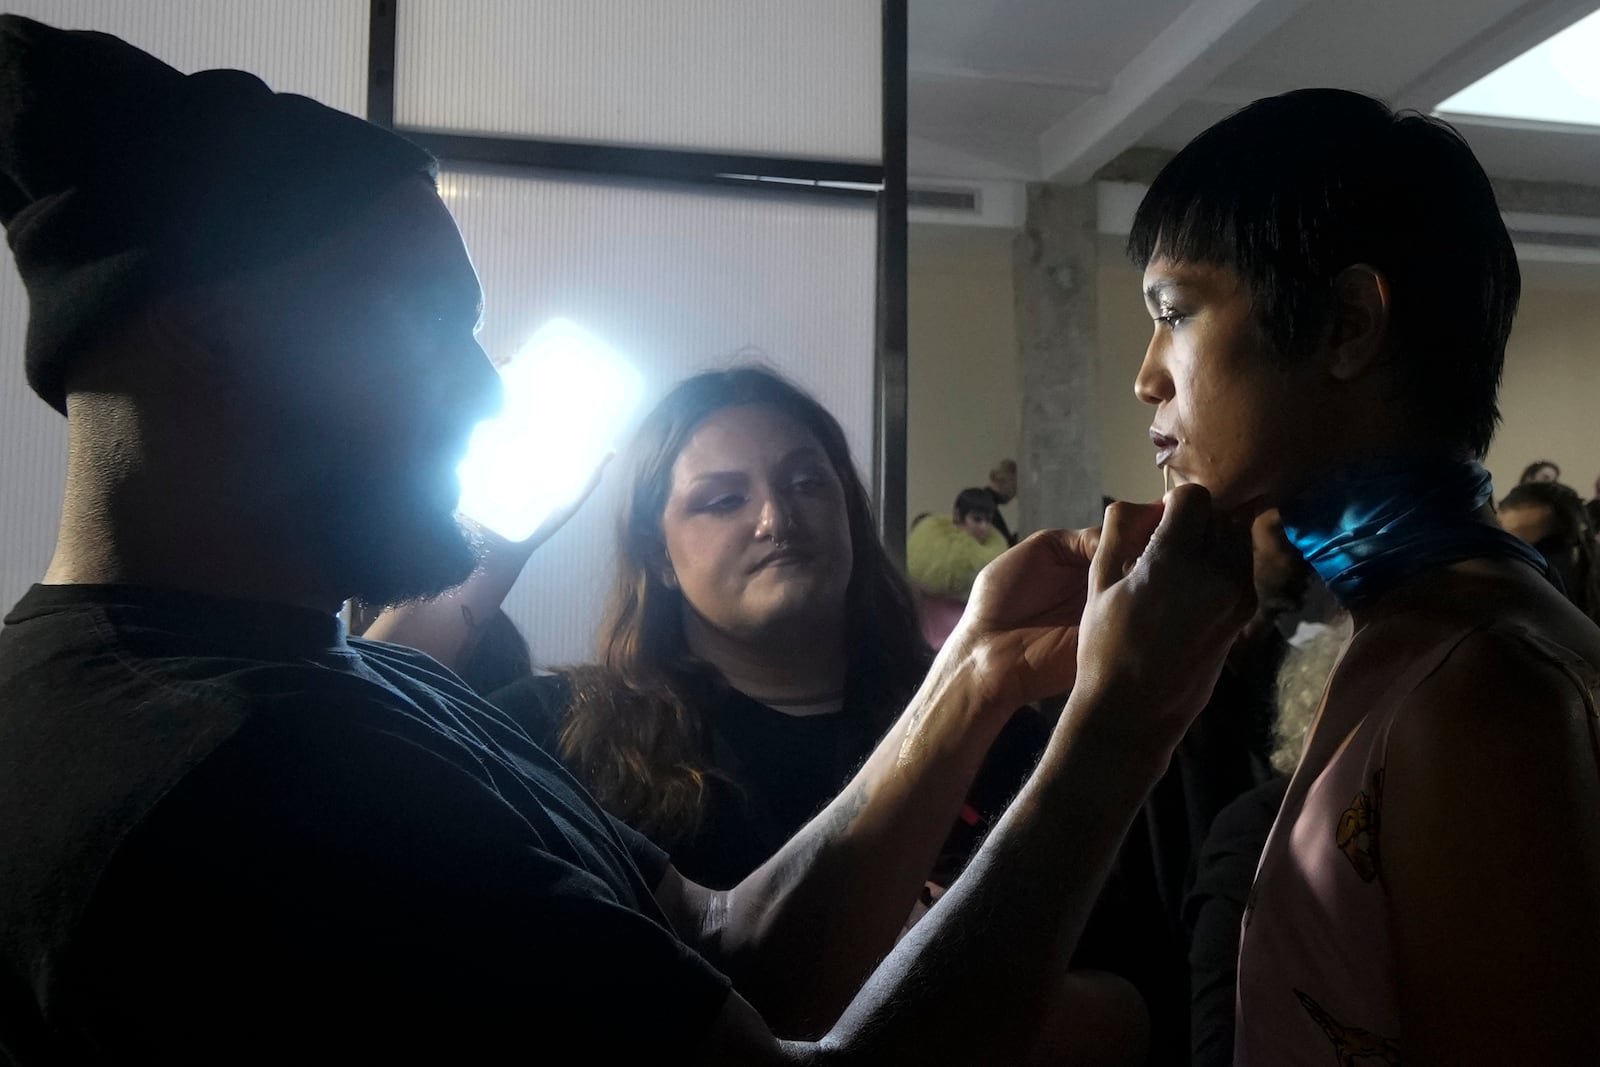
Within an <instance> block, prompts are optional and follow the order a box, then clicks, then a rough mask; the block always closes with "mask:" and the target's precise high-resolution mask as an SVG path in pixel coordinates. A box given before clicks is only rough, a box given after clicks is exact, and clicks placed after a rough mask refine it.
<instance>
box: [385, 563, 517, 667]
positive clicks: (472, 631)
mask: <svg viewBox="0 0 1600 1067" xmlns="http://www.w3.org/2000/svg"><path fill="white" fill-rule="evenodd" d="M522 563H523V561H522V560H521V559H516V560H509V561H508V560H499V559H495V558H492V557H491V558H490V559H487V560H485V561H484V563H483V565H482V566H481V567H480V568H479V569H478V571H477V572H476V573H475V574H473V576H472V577H471V578H468V579H467V580H466V582H465V583H463V584H462V585H459V586H457V587H456V588H454V589H452V590H450V591H449V592H447V593H442V594H440V595H439V596H437V597H434V598H433V599H431V600H419V601H414V602H412V603H409V604H401V605H399V606H397V607H392V608H389V609H388V610H386V611H385V612H384V613H383V614H382V615H379V616H378V617H377V619H375V620H374V621H373V623H372V625H371V626H370V627H369V628H368V629H367V632H366V634H365V636H366V637H369V638H371V639H373V640H375V641H389V642H391V643H393V644H397V645H405V646H407V647H409V648H414V649H417V650H418V651H419V652H426V653H427V654H428V655H430V656H432V657H433V658H434V659H436V660H438V661H439V662H440V663H442V664H444V665H445V666H446V667H449V668H450V669H451V670H456V669H458V668H460V667H461V665H462V664H463V663H465V662H466V661H467V659H468V658H469V657H470V656H471V655H472V651H473V649H475V648H476V647H477V644H478V639H479V637H481V636H482V633H483V628H484V627H485V626H486V625H487V624H488V622H489V620H490V619H491V618H493V617H494V614H495V612H497V611H499V610H500V605H501V603H503V602H504V601H505V598H506V595H507V594H508V593H510V592H511V587H512V586H513V585H515V584H516V583H517V576H518V575H519V574H520V573H521V572H522Z"/></svg>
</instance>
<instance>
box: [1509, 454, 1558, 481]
mask: <svg viewBox="0 0 1600 1067" xmlns="http://www.w3.org/2000/svg"><path fill="white" fill-rule="evenodd" d="M1560 480H1561V468H1560V467H1559V466H1557V465H1556V464H1555V463H1553V462H1552V461H1550V460H1548V459H1536V460H1534V461H1533V462H1532V463H1530V464H1528V465H1527V466H1526V467H1524V468H1522V477H1521V478H1519V479H1517V481H1518V483H1519V484H1522V485H1526V484H1527V483H1529V482H1559V481H1560Z"/></svg>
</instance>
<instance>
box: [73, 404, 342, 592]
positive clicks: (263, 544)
mask: <svg viewBox="0 0 1600 1067" xmlns="http://www.w3.org/2000/svg"><path fill="white" fill-rule="evenodd" d="M131 429H132V430H134V431H135V433H134V434H132V435H129V434H122V435H112V434H106V433H104V432H96V431H94V430H92V429H90V428H89V427H86V426H84V425H83V424H81V423H79V424H69V431H68V432H69V437H70V444H69V451H68V460H67V482H66V492H65V496H64V499H63V503H62V508H61V524H60V527H59V530H58V533H57V538H56V548H55V554H54V555H53V556H52V558H51V561H50V566H49V568H48V569H47V570H46V571H45V575H44V578H43V583H44V584H46V585H137V586H144V587H147V588H157V589H177V590H182V591H186V592H192V593H201V594H204V595H207V596H217V597H227V598H230V599H236V600H250V601H256V602H260V603H270V604H285V605H290V606H295V607H303V608H309V609H311V610H314V611H319V612H328V613H334V612H337V611H338V610H339V608H340V606H341V605H342V603H343V599H344V598H343V597H342V596H341V595H339V593H338V592H337V591H335V590H333V589H331V588H329V587H328V586H326V584H324V583H319V582H317V581H316V580H315V579H314V577H313V576H312V570H311V568H309V567H300V566H297V565H295V564H294V562H293V561H292V560H290V559H289V558H287V557H286V555H285V552H284V544H283V543H282V541H283V539H282V538H276V537H274V536H273V535H272V533H271V531H268V530H264V529H262V528H261V524H260V522H259V521H252V520H250V519H249V518H247V516H249V515H251V514H252V513H254V514H255V515H257V516H258V518H259V516H262V515H264V514H266V513H267V512H266V510H265V509H259V508H254V509H253V508H250V507H248V506H245V504H244V502H243V501H241V500H238V499H236V497H237V493H238V490H237V489H236V490H235V491H234V492H232V493H230V492H228V491H226V490H222V489H217V488H216V487H215V486H213V485H211V484H209V483H208V481H207V480H206V479H205V478H204V477H201V476H191V477H185V478H180V479H178V482H181V484H175V483H174V481H173V480H172V479H162V478H159V477H156V476H154V475H153V474H152V473H151V470H150V466H148V465H146V464H145V463H144V462H143V455H144V449H143V447H142V446H141V444H140V443H139V442H138V441H137V436H136V430H137V427H136V425H134V426H132V427H131ZM192 473H193V472H191V474H192Z"/></svg>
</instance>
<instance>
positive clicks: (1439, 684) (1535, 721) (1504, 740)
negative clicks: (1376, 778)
mask: <svg viewBox="0 0 1600 1067" xmlns="http://www.w3.org/2000/svg"><path fill="white" fill-rule="evenodd" d="M1561 636H1562V637H1568V636H1569V635H1566V634H1561ZM1570 636H1573V637H1578V638H1583V637H1585V636H1586V635H1584V634H1581V633H1579V634H1574V635H1570ZM1580 643H1581V642H1580V641H1563V640H1552V639H1550V638H1546V637H1544V636H1541V632H1540V631H1535V630H1533V629H1531V628H1529V627H1525V626H1518V627H1511V626H1494V627H1489V628H1485V629H1482V630H1478V631H1476V632H1474V633H1472V634H1470V635H1468V636H1467V637H1466V638H1465V639H1463V640H1462V642H1461V643H1460V644H1459V645H1458V646H1457V647H1456V648H1455V650H1454V651H1453V652H1452V653H1451V654H1450V656H1449V657H1448V658H1447V659H1446V660H1445V661H1444V662H1443V663H1442V664H1441V665H1440V667H1439V668H1438V670H1436V671H1435V672H1434V673H1433V674H1432V675H1430V676H1429V677H1428V678H1426V679H1425V680H1423V682H1422V683H1421V684H1419V685H1418V686H1417V688H1416V689H1415V690H1414V691H1413V692H1412V693H1411V694H1410V696H1409V697H1408V698H1407V699H1406V701H1405V704H1404V706H1403V713H1402V714H1401V715H1400V717H1399V718H1398V720H1397V721H1396V723H1395V726H1394V730H1393V733H1392V734H1391V737H1390V748H1389V757H1390V759H1391V760H1400V761H1408V760H1410V759H1412V758H1418V759H1424V760H1426V761H1427V762H1429V763H1437V762H1439V761H1438V758H1437V757H1439V756H1442V755H1444V754H1446V753H1450V752H1458V751H1459V750H1460V749H1462V748H1463V747H1465V748H1468V749H1476V748H1478V747H1479V746H1482V745H1486V744H1487V745H1492V746H1493V747H1494V748H1495V749H1497V750H1498V751H1499V755H1500V757H1501V758H1502V759H1507V758H1513V757H1515V756H1517V755H1518V754H1522V755H1527V756H1534V755H1539V756H1544V757H1549V758H1551V759H1553V760H1555V761H1556V762H1557V763H1565V762H1568V760H1567V759H1566V758H1564V757H1567V756H1573V755H1576V756H1581V757H1584V763H1585V765H1586V766H1587V767H1588V769H1589V771H1590V772H1591V773H1594V772H1595V771H1596V770H1597V768H1596V767H1595V764H1594V753H1593V750H1592V748H1591V744H1590V729H1591V726H1590V723H1589V721H1588V720H1589V718H1590V717H1591V714H1592V711H1591V707H1592V705H1591V701H1592V699H1593V695H1592V692H1593V691H1592V690H1591V689H1590V686H1592V685H1593V684H1594V683H1595V681H1596V679H1600V665H1597V663H1596V662H1595V658H1594V657H1596V656H1597V653H1596V651H1595V650H1594V649H1591V648H1581V647H1580V648H1577V649H1574V648H1573V647H1572V646H1573V645H1579V644H1580ZM1462 754H1465V753H1462ZM1552 769H1553V768H1552Z"/></svg>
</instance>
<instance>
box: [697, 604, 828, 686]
mask: <svg viewBox="0 0 1600 1067" xmlns="http://www.w3.org/2000/svg"><path fill="white" fill-rule="evenodd" d="M842 630H843V628H842V627H818V626H792V627H784V628H782V632H771V633H764V634H761V635H759V636H735V635H733V634H729V633H726V632H724V631H721V630H717V629H715V628H713V627H712V626H711V625H710V624H708V623H707V622H706V621H705V620H704V619H703V618H701V617H700V616H699V615H698V614H697V613H695V612H694V611H693V610H691V609H688V608H685V611H684V637H685V640H686V641H687V643H688V646H689V651H690V652H691V653H693V654H694V655H695V656H696V657H697V658H699V659H701V660H704V661H705V662H706V663H709V664H710V665H711V666H712V667H714V668H716V670H717V671H718V673H720V674H721V675H722V677H723V678H724V680H726V681H727V683H728V684H729V685H730V686H732V687H733V688H734V689H737V690H738V691H739V692H741V693H743V694H744V695H745V696H748V697H750V698H751V699H753V700H758V701H760V702H761V703H763V704H767V705H771V706H774V707H779V708H780V710H781V708H782V707H783V706H786V705H787V706H794V705H808V704H821V703H824V702H826V701H829V700H835V699H839V698H841V697H842V696H843V695H844V683H845V676H846V673H847V671H848V658H847V656H846V655H845V648H844V642H843V640H842V639H828V638H822V639H818V636H817V635H818V634H828V633H833V634H839V633H841V632H842Z"/></svg>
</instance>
